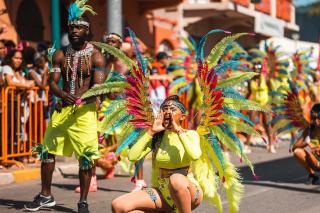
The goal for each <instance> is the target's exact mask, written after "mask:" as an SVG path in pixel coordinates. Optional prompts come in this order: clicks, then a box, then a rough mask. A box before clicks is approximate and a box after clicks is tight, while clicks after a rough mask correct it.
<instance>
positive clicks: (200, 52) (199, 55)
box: [197, 29, 225, 61]
mask: <svg viewBox="0 0 320 213" xmlns="http://www.w3.org/2000/svg"><path fill="white" fill-rule="evenodd" d="M222 32H225V31H224V30H221V29H215V30H210V31H209V32H208V33H207V34H205V35H204V36H203V37H202V38H201V40H200V43H199V46H198V50H197V61H199V60H200V61H203V59H204V52H203V47H204V45H205V43H206V41H207V38H208V36H209V35H211V34H214V33H222Z"/></svg>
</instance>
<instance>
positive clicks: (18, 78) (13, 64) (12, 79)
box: [2, 50, 34, 88]
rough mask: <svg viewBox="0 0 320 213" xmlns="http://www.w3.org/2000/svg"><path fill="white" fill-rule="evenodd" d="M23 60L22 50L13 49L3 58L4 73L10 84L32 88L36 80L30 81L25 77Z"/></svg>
mask: <svg viewBox="0 0 320 213" xmlns="http://www.w3.org/2000/svg"><path fill="white" fill-rule="evenodd" d="M22 62H23V58H22V52H21V51H20V50H11V51H10V52H9V53H8V55H6V57H5V58H4V59H3V62H2V66H3V74H4V75H5V79H6V81H7V84H8V85H9V86H15V87H17V88H31V87H33V86H34V81H29V80H27V79H26V78H25V73H24V71H23V66H22V65H23V64H22Z"/></svg>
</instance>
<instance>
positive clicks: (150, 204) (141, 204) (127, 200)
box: [112, 188, 172, 212]
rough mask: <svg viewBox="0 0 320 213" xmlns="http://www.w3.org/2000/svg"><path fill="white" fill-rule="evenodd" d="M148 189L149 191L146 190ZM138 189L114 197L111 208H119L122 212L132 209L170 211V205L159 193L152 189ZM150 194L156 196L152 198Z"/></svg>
mask: <svg viewBox="0 0 320 213" xmlns="http://www.w3.org/2000/svg"><path fill="white" fill-rule="evenodd" d="M148 190H149V192H147V191H148ZM148 190H146V189H144V190H140V191H137V192H131V193H127V194H124V195H122V196H120V197H118V198H116V199H115V200H114V201H113V202H112V205H113V208H115V209H117V208H120V209H121V211H123V212H132V211H134V210H141V211H143V212H150V211H160V212H161V211H170V210H172V209H171V208H170V206H169V205H168V204H167V203H166V201H165V200H164V198H163V196H162V195H161V193H160V192H159V191H158V190H156V189H154V188H148ZM152 196H154V197H155V198H156V200H155V201H153V200H152V198H151V197H152Z"/></svg>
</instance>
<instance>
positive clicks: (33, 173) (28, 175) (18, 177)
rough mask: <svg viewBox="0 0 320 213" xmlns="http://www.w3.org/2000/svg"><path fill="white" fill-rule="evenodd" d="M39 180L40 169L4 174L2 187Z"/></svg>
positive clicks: (1, 179) (1, 178)
mask: <svg viewBox="0 0 320 213" xmlns="http://www.w3.org/2000/svg"><path fill="white" fill-rule="evenodd" d="M39 178H40V168H34V169H23V170H17V171H12V172H4V173H0V185H8V184H12V183H22V182H25V181H29V180H38V179H39Z"/></svg>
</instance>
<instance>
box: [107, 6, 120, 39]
mask: <svg viewBox="0 0 320 213" xmlns="http://www.w3.org/2000/svg"><path fill="white" fill-rule="evenodd" d="M107 21H108V22H107V23H108V26H107V29H108V33H117V34H119V35H120V36H122V0H107Z"/></svg>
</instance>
